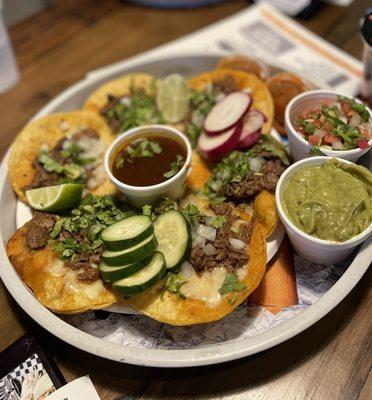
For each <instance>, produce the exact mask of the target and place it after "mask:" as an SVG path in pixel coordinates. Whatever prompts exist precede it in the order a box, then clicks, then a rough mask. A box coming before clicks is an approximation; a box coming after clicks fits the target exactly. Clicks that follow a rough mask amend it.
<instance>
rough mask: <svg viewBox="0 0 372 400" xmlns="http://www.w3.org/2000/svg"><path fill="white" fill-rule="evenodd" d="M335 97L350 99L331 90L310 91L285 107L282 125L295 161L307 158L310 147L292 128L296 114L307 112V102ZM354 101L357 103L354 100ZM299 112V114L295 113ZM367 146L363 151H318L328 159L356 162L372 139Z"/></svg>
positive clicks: (371, 142)
mask: <svg viewBox="0 0 372 400" xmlns="http://www.w3.org/2000/svg"><path fill="white" fill-rule="evenodd" d="M337 96H344V97H350V96H348V95H344V94H341V93H337V92H334V91H331V90H311V91H308V92H305V93H302V94H299V95H298V96H296V97H294V98H293V99H292V100H291V101H290V102H289V103H288V105H287V107H286V109H285V118H284V125H285V130H286V132H287V135H288V142H289V147H290V149H291V154H292V157H293V159H294V160H295V161H298V160H302V159H304V158H307V157H309V152H310V149H311V147H312V145H311V144H310V143H309V142H308V141H307V140H306V139H304V138H303V137H302V136H301V135H299V134H298V133H297V131H296V129H295V128H294V126H293V122H294V118H295V116H296V114H297V115H298V114H299V113H300V114H301V113H302V112H304V111H306V110H308V108H307V107H306V105H307V103H308V102H313V101H314V100H318V99H319V100H322V99H325V98H327V99H332V100H333V99H335V100H336V99H337ZM356 101H358V100H357V99H356ZM297 110H299V112H296V111H297ZM367 110H368V111H369V114H370V115H372V114H371V110H370V109H369V108H367ZM368 144H369V146H368V147H367V148H365V149H359V148H358V149H353V150H326V149H323V148H322V147H321V148H320V150H321V151H322V152H323V153H324V154H325V155H327V156H329V157H338V158H342V159H344V160H348V161H351V162H357V161H358V160H359V158H360V157H361V156H362V155H363V154H365V153H367V151H368V150H369V149H370V148H371V146H372V139H371V140H370V141H369V142H368Z"/></svg>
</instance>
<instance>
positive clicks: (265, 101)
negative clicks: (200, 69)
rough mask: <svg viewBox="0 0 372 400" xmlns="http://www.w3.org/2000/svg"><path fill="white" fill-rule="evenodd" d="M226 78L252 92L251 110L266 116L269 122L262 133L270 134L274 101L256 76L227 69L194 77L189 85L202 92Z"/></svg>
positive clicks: (241, 88) (240, 87)
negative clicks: (232, 79)
mask: <svg viewBox="0 0 372 400" xmlns="http://www.w3.org/2000/svg"><path fill="white" fill-rule="evenodd" d="M226 77H232V78H234V80H235V83H236V85H237V87H238V88H239V90H247V89H249V90H250V92H251V95H252V98H253V104H252V106H251V109H257V110H259V111H261V112H262V113H263V114H264V115H265V116H266V118H267V122H266V123H265V125H264V127H263V129H262V132H263V133H268V132H269V131H270V129H271V126H272V122H273V117H274V106H273V100H272V97H271V94H270V92H269V89H268V88H267V86H266V85H265V83H264V82H262V81H261V79H260V78H258V77H257V76H256V75H254V74H250V73H246V72H243V71H235V70H232V69H227V68H226V69H217V70H215V71H212V72H204V73H202V74H199V75H196V76H194V77H192V78H191V79H190V80H189V84H190V86H191V88H193V89H198V90H202V89H203V88H204V87H206V86H209V85H211V84H212V83H213V82H219V81H222V80H223V79H225V78H226Z"/></svg>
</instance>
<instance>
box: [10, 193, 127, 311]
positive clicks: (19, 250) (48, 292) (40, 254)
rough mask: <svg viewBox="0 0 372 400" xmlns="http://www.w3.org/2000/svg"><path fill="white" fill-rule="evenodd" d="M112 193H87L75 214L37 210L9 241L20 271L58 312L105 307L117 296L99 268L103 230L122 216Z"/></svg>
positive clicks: (13, 260)
mask: <svg viewBox="0 0 372 400" xmlns="http://www.w3.org/2000/svg"><path fill="white" fill-rule="evenodd" d="M125 216H126V213H125V212H123V211H121V210H120V209H119V208H118V207H117V204H116V202H115V201H114V199H113V197H112V196H94V195H91V194H88V195H87V196H86V197H85V198H84V199H83V201H82V203H81V205H80V206H79V207H78V208H77V209H74V210H72V211H71V212H70V213H64V214H63V215H55V214H49V213H42V212H35V213H34V216H33V219H32V220H31V221H29V222H27V223H26V224H25V225H24V226H23V227H21V228H20V229H18V230H17V231H16V232H15V234H14V235H13V236H12V237H11V238H10V240H9V241H8V244H7V254H8V256H9V259H10V261H11V263H12V264H13V266H14V267H15V269H16V271H17V272H18V274H19V275H20V277H21V278H22V280H23V281H24V282H25V283H26V285H27V286H28V287H30V288H31V289H32V291H33V292H34V294H35V296H36V298H37V299H38V300H39V301H40V302H41V303H42V304H43V305H44V306H46V307H48V308H49V309H51V310H52V311H55V312H58V313H68V314H70V313H80V312H84V311H87V310H89V309H99V308H104V307H107V306H109V305H111V304H112V303H114V302H116V296H115V295H114V294H113V293H112V291H111V290H110V289H109V288H108V287H107V286H105V285H104V283H103V281H102V279H101V278H100V274H99V271H98V264H99V262H100V260H101V254H102V245H101V241H100V238H99V236H100V232H101V231H102V229H104V228H105V227H107V226H108V225H109V224H111V223H114V222H116V221H117V220H118V219H122V218H124V217H125Z"/></svg>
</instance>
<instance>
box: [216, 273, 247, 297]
mask: <svg viewBox="0 0 372 400" xmlns="http://www.w3.org/2000/svg"><path fill="white" fill-rule="evenodd" d="M246 287H247V286H246V285H245V284H244V283H243V282H240V281H239V278H238V277H237V276H236V275H234V274H230V273H227V274H226V277H225V280H224V281H223V284H222V286H221V288H220V289H219V292H220V294H221V295H225V294H228V293H231V292H242V291H243V290H244V289H246Z"/></svg>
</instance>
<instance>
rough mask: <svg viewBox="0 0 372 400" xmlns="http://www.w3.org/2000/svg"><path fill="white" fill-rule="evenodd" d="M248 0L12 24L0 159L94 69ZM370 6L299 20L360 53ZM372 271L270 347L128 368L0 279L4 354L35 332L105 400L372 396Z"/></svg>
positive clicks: (101, 8) (360, 2)
mask: <svg viewBox="0 0 372 400" xmlns="http://www.w3.org/2000/svg"><path fill="white" fill-rule="evenodd" d="M247 5H249V2H247V1H243V0H236V1H230V2H227V3H225V4H220V5H217V6H212V7H205V8H200V9H194V10H191V9H190V10H153V9H147V8H143V7H139V6H134V5H130V4H128V3H126V2H123V1H119V0H105V1H100V0H79V1H78V0H56V1H55V2H54V3H53V5H52V6H50V7H49V8H48V9H46V10H44V11H42V12H40V13H39V14H37V15H35V16H33V17H31V18H29V19H27V20H25V21H23V22H21V23H18V24H16V25H14V26H12V27H11V29H10V36H11V39H12V41H13V45H14V49H15V53H16V57H17V60H18V64H19V66H20V71H21V81H20V83H19V84H18V85H17V86H15V87H14V88H13V89H11V90H10V91H8V92H7V93H6V94H3V95H0V156H2V155H3V154H4V152H5V151H6V149H7V148H8V146H9V144H10V143H11V141H12V140H13V139H14V137H15V135H16V134H17V132H18V131H19V129H20V128H21V127H22V126H23V125H24V124H25V123H26V122H27V120H28V119H29V118H30V117H31V116H32V115H33V114H34V113H35V112H37V111H38V110H39V109H40V107H42V106H43V105H44V104H45V103H47V102H48V101H49V100H50V99H51V98H53V97H54V96H55V95H56V94H58V93H59V92H60V91H61V90H63V89H64V88H66V87H67V86H69V85H70V84H72V83H73V82H74V81H76V80H78V79H81V78H82V77H83V76H84V75H85V74H86V73H87V72H88V71H89V70H91V69H94V68H98V67H100V66H103V65H105V64H108V63H111V62H114V61H118V60H121V59H124V58H126V57H129V56H132V55H134V54H137V53H140V52H143V51H145V50H148V49H150V48H152V47H155V46H157V45H160V44H163V43H166V42H167V41H170V40H172V39H175V38H177V37H180V36H182V35H185V34H187V33H190V32H192V31H194V30H196V29H198V28H201V27H204V26H205V25H207V24H210V23H212V22H215V21H217V20H219V19H222V18H224V17H227V16H228V15H230V14H233V13H235V12H237V11H239V10H242V9H243V8H245V7H246V6H247ZM370 5H371V4H370V1H369V0H355V1H354V3H353V4H352V6H351V7H349V8H342V7H336V6H331V5H325V6H323V7H322V9H321V11H320V12H319V14H318V15H317V16H316V17H315V18H313V19H312V20H311V21H301V23H303V24H304V25H305V26H307V27H308V28H309V29H311V30H312V31H313V32H315V33H317V34H319V35H321V36H322V37H324V38H325V39H327V40H329V41H330V42H331V43H333V44H335V45H336V46H338V47H340V48H343V49H344V50H346V51H348V52H349V53H350V54H352V55H354V56H355V57H358V58H360V57H361V51H362V43H361V41H360V38H359V34H358V20H359V18H360V17H361V15H362V14H363V12H364V10H365V9H366V8H367V7H368V6H370ZM0 217H1V216H0ZM0 267H4V265H1V261H0ZM371 276H372V275H371V271H369V272H368V273H367V274H366V275H365V276H364V278H363V279H362V280H361V281H360V283H359V284H358V285H357V286H356V288H355V289H354V290H353V291H352V293H351V294H350V295H349V296H347V298H346V299H345V300H344V301H343V302H342V303H341V304H339V306H337V307H336V308H335V309H334V310H333V311H332V312H330V313H329V314H328V315H327V316H326V317H324V318H323V319H322V320H321V321H319V322H318V323H317V324H315V325H314V326H312V327H311V328H309V329H308V330H307V331H305V332H303V333H302V334H300V335H298V336H296V337H295V338H293V339H291V340H289V341H287V342H285V343H283V344H281V345H279V346H277V347H275V348H273V349H270V350H267V351H265V352H263V353H261V354H258V355H256V356H253V357H249V358H245V359H242V360H238V361H235V362H230V363H225V364H222V365H217V366H211V367H199V368H189V369H179V370H172V369H156V368H142V367H134V366H130V365H123V364H118V363H114V362H110V361H106V360H103V359H99V358H97V357H94V356H91V355H89V354H87V353H84V352H82V351H79V350H77V349H75V348H73V347H71V346H69V345H68V344H65V343H63V342H61V341H59V340H58V339H56V338H55V337H53V336H52V335H50V334H49V333H47V332H46V331H45V330H44V329H43V328H42V327H40V326H38V325H37V324H36V323H34V322H33V321H32V320H31V319H30V318H29V317H28V316H27V315H26V314H25V313H24V312H23V311H22V310H21V309H20V308H19V307H18V305H17V304H16V303H15V302H14V301H13V299H12V298H11V296H10V295H9V293H8V292H7V290H6V289H5V288H4V286H3V285H2V283H1V284H0V351H1V350H2V349H4V348H5V347H7V346H8V345H10V344H11V343H12V342H13V341H15V340H16V339H17V338H18V337H20V336H21V335H22V334H23V333H24V332H31V333H33V334H35V335H37V336H38V338H39V339H40V341H41V342H42V344H43V345H44V346H45V348H46V349H47V350H48V351H49V352H50V353H51V354H52V355H53V357H54V358H55V359H56V360H57V362H58V365H59V366H60V368H61V370H62V372H63V374H64V375H65V377H66V379H67V380H68V381H70V380H72V379H74V378H76V377H79V376H82V375H85V374H90V376H91V377H92V380H93V382H94V384H95V386H96V388H97V390H98V392H99V395H100V396H101V398H102V399H103V400H109V399H110V400H112V399H122V400H124V399H125V400H129V399H179V400H181V399H238V400H243V399H255V400H276V399H278V400H285V399H290V400H292V399H296V400H297V399H298V400H302V399H306V400H307V399H316V400H328V399H330V400H334V399H345V400H349V399H359V400H367V399H371V398H372V374H371V359H372V357H371V355H372V351H371V350H372V349H371V337H372V324H371V314H372V291H371Z"/></svg>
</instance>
